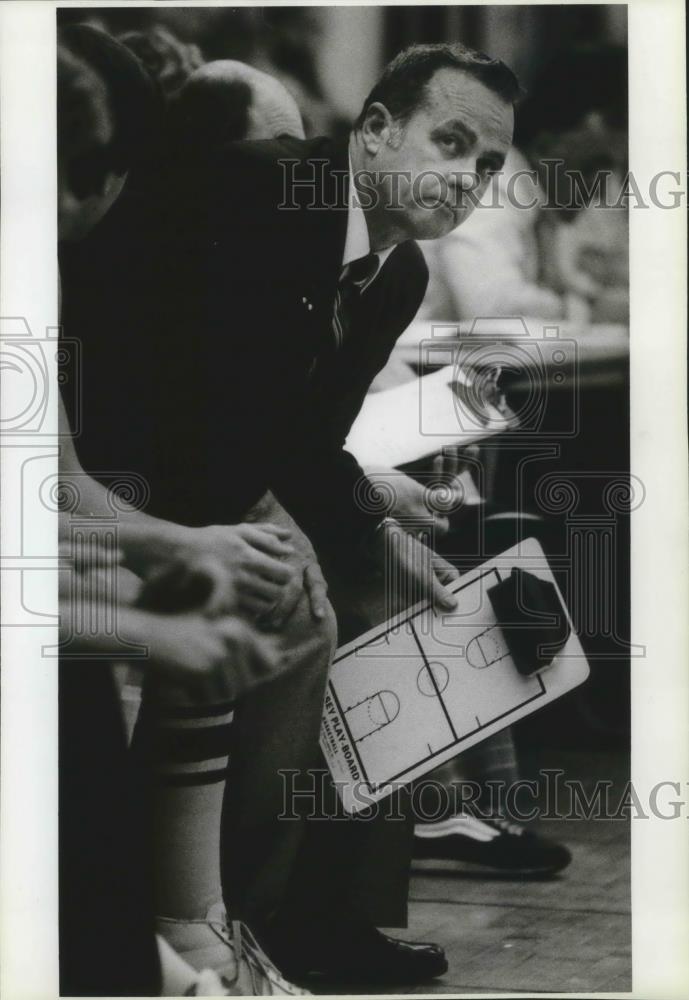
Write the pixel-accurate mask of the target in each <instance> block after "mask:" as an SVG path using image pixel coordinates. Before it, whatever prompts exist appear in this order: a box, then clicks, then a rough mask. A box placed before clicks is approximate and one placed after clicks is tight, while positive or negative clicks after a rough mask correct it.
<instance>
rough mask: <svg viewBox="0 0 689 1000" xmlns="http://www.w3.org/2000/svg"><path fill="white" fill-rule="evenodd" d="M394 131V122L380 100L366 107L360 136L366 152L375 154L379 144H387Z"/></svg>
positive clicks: (379, 146)
mask: <svg viewBox="0 0 689 1000" xmlns="http://www.w3.org/2000/svg"><path fill="white" fill-rule="evenodd" d="M394 132H395V122H394V119H393V117H392V115H391V114H390V112H389V111H388V109H387V108H386V107H385V105H384V104H381V103H380V101H374V102H373V104H369V106H368V107H367V108H366V115H365V116H364V121H363V123H362V126H361V138H362V141H363V143H364V147H365V149H366V152H367V153H368V154H369V155H370V156H375V155H376V153H377V152H378V150H379V149H380V148H381V146H385V145H387V143H388V142H389V141H390V139H391V138H392V137H393V135H394Z"/></svg>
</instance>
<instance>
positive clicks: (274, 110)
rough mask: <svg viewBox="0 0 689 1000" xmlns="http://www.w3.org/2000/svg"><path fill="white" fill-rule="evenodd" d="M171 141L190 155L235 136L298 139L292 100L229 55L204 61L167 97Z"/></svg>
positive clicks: (275, 84)
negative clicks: (173, 94)
mask: <svg viewBox="0 0 689 1000" xmlns="http://www.w3.org/2000/svg"><path fill="white" fill-rule="evenodd" d="M170 117H171V129H170V131H171V141H172V143H173V145H174V146H175V147H176V148H177V149H179V151H180V152H181V153H183V152H184V149H185V148H188V149H189V150H190V151H191V152H193V155H195V156H196V155H198V154H199V153H201V152H202V151H203V150H204V149H208V148H211V147H213V146H217V145H219V144H221V143H223V142H231V141H233V140H236V139H272V138H277V137H278V136H281V135H290V136H293V137H295V138H298V139H303V138H304V126H303V124H302V120H301V115H300V113H299V108H298V106H297V102H296V101H295V100H294V98H293V97H292V95H291V94H290V93H289V91H288V90H287V89H286V88H285V87H284V86H283V85H282V84H281V83H280V82H279V80H276V79H275V78H274V77H272V76H269V75H268V74H267V73H263V72H261V70H258V69H254V67H253V66H248V65H247V64H246V63H241V62H237V61H236V60H234V59H219V60H216V61H214V62H209V63H206V65H205V66H202V67H201V68H200V69H197V70H196V71H195V72H194V73H192V75H191V76H190V77H189V78H188V79H187V80H186V81H185V83H184V84H183V86H182V87H181V89H180V91H179V93H178V94H177V95H176V96H175V98H174V99H173V100H172V102H171V106H170Z"/></svg>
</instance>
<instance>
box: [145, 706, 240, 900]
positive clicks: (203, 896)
mask: <svg viewBox="0 0 689 1000" xmlns="http://www.w3.org/2000/svg"><path fill="white" fill-rule="evenodd" d="M146 695H148V691H147V692H146ZM232 716H233V710H232V705H231V704H229V703H223V704H211V705H190V704H182V703H181V701H180V702H176V703H175V704H171V703H169V702H168V703H164V702H163V701H162V700H160V699H156V698H155V697H150V698H149V697H147V696H145V697H144V703H143V708H142V712H141V715H140V718H139V721H138V723H137V727H136V730H135V736H134V749H135V752H137V754H138V755H139V757H140V759H142V761H143V763H144V765H145V767H146V769H147V772H148V777H149V783H150V790H151V809H152V826H153V842H154V845H155V851H154V888H155V903H156V913H157V914H158V916H161V917H169V918H173V919H177V920H198V919H205V917H206V914H207V913H208V911H209V909H210V908H211V907H212V906H213V905H214V904H216V903H218V902H219V901H220V900H221V899H222V890H221V883H220V818H221V812H222V804H223V794H224V790H225V779H226V775H227V766H228V759H229V746H230V734H231V728H232Z"/></svg>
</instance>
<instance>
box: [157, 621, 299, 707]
mask: <svg viewBox="0 0 689 1000" xmlns="http://www.w3.org/2000/svg"><path fill="white" fill-rule="evenodd" d="M138 614H140V615H144V613H143V612H138ZM144 618H145V624H146V632H145V642H146V645H147V646H148V651H149V659H148V663H149V665H150V668H151V669H152V670H154V671H155V673H156V674H157V676H158V677H159V678H160V679H163V680H165V681H167V682H169V683H171V684H174V685H176V686H180V687H182V688H184V689H185V690H187V691H188V693H189V694H190V695H192V696H193V697H195V698H198V699H199V700H203V701H233V700H234V699H235V698H238V697H240V696H241V695H243V694H246V693H247V692H248V691H251V690H253V689H254V688H256V687H258V686H259V685H260V684H263V683H265V682H266V681H268V680H271V679H272V678H274V677H275V676H277V675H278V674H279V673H280V664H281V662H282V657H281V655H280V653H279V652H278V648H277V644H276V640H275V639H274V638H273V637H272V636H269V635H264V634H262V633H260V632H258V631H257V630H256V629H254V628H253V627H252V626H251V625H249V624H247V623H246V622H245V621H243V620H242V619H241V618H237V617H235V616H227V617H224V618H216V619H214V620H213V621H210V620H209V619H208V618H206V617H205V616H204V615H202V614H199V613H197V612H192V613H188V614H179V615H158V614H145V615H144Z"/></svg>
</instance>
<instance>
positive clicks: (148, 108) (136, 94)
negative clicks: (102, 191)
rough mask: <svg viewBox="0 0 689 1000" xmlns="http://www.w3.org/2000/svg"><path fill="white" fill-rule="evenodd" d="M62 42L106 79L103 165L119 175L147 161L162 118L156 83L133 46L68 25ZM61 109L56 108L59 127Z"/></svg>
mask: <svg viewBox="0 0 689 1000" xmlns="http://www.w3.org/2000/svg"><path fill="white" fill-rule="evenodd" d="M58 42H59V45H60V46H61V47H62V48H63V49H67V51H69V52H71V53H72V55H74V56H75V57H76V58H77V59H78V60H79V61H80V62H81V63H83V64H85V65H86V66H87V67H88V68H89V69H90V70H92V71H93V73H94V74H95V75H96V76H97V77H98V78H99V79H100V80H101V81H102V84H103V86H104V88H105V93H106V95H107V104H108V110H109V112H110V118H111V123H112V137H111V139H110V142H109V143H108V145H107V149H106V150H105V152H104V159H103V164H102V165H103V167H105V168H107V169H108V170H110V171H112V172H113V173H115V174H118V175H120V176H121V175H122V174H125V173H127V171H128V170H130V169H131V168H132V167H134V166H137V165H138V164H140V163H142V162H144V161H145V159H146V157H147V155H148V153H149V152H150V150H151V149H152V148H153V146H154V144H155V142H156V140H157V137H158V129H159V126H160V118H161V97H160V93H159V91H158V88H157V85H156V84H155V82H154V81H153V80H152V79H151V77H150V76H149V74H148V73H147V71H146V70H145V68H144V67H143V65H142V64H141V62H140V61H139V59H137V57H136V56H135V55H134V54H133V53H132V52H130V51H129V49H127V48H126V47H125V46H124V45H122V44H121V43H120V42H118V41H116V40H115V39H114V38H111V36H110V35H108V34H107V33H106V32H105V31H101V30H100V29H99V28H94V27H92V26H91V25H89V24H69V25H66V26H65V27H63V28H61V29H60V32H59V35H58ZM61 110H62V109H61V108H60V107H59V106H58V127H60V116H61Z"/></svg>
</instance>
